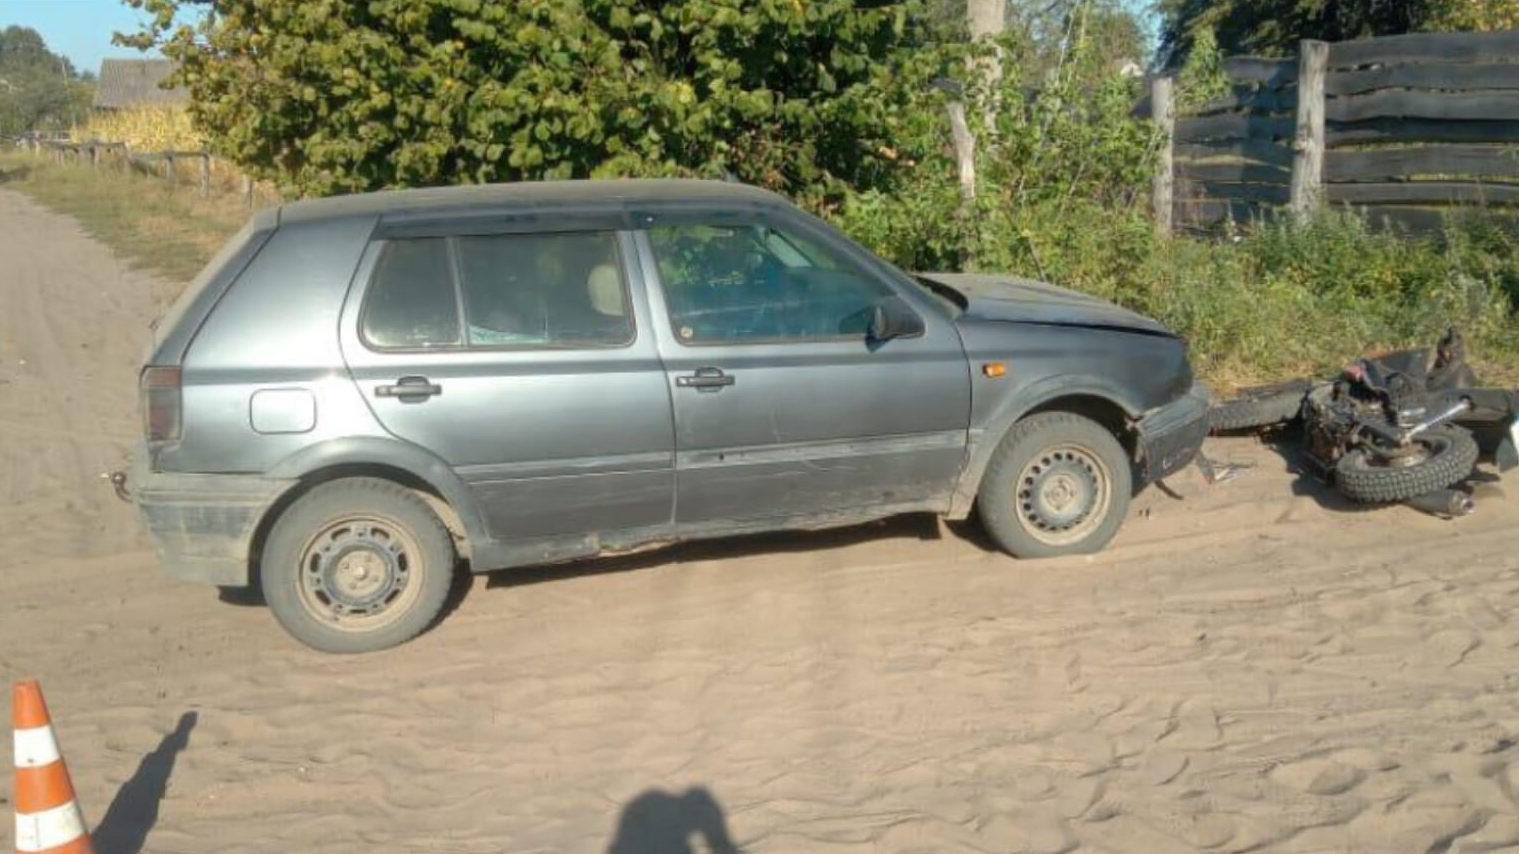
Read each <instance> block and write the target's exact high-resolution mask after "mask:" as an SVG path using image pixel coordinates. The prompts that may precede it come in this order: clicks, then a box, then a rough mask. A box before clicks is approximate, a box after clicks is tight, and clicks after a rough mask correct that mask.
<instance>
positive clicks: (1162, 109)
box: [1150, 77, 1176, 237]
mask: <svg viewBox="0 0 1519 854" xmlns="http://www.w3.org/2000/svg"><path fill="white" fill-rule="evenodd" d="M1173 83H1174V81H1173V80H1172V79H1171V78H1170V77H1156V78H1155V79H1154V80H1152V81H1151V82H1150V104H1151V115H1153V116H1154V118H1155V125H1156V127H1158V128H1159V129H1160V152H1159V154H1160V156H1159V157H1157V158H1155V184H1154V188H1153V191H1154V205H1155V232H1156V233H1157V234H1159V235H1161V236H1162V237H1167V236H1169V235H1170V234H1171V232H1172V230H1173V228H1174V227H1175V223H1174V222H1173V219H1174V217H1175V211H1176V104H1175V99H1174V98H1173V97H1172V94H1173V90H1174V85H1173Z"/></svg>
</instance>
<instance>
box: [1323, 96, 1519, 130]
mask: <svg viewBox="0 0 1519 854" xmlns="http://www.w3.org/2000/svg"><path fill="white" fill-rule="evenodd" d="M1325 116H1326V117H1327V118H1328V119H1329V120H1330V121H1335V122H1362V121H1366V120H1367V119H1384V118H1391V119H1441V120H1445V121H1482V120H1487V119H1494V118H1505V117H1508V116H1519V92H1497V91H1494V92H1405V91H1401V90H1383V91H1379V92H1369V93H1367V94H1364V95H1349V96H1345V97H1340V98H1334V99H1332V100H1330V101H1329V102H1328V104H1326V105H1325Z"/></svg>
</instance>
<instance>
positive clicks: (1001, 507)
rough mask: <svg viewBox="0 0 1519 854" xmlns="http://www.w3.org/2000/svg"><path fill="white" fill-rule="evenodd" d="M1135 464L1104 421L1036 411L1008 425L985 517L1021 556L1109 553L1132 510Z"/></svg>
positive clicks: (993, 467) (987, 489)
mask: <svg viewBox="0 0 1519 854" xmlns="http://www.w3.org/2000/svg"><path fill="white" fill-rule="evenodd" d="M1132 467H1133V461H1132V460H1130V459H1129V455H1128V453H1126V452H1125V451H1124V449H1123V446H1122V445H1120V444H1118V440H1117V439H1116V438H1115V437H1114V436H1113V434H1112V433H1110V432H1108V430H1107V428H1105V427H1103V426H1102V425H1101V424H1098V423H1097V422H1095V421H1092V420H1091V419H1088V418H1083V417H1082V416H1080V415H1076V414H1073V413H1069V412H1045V413H1040V414H1038V415H1034V416H1031V417H1029V418H1027V419H1025V420H1023V421H1020V422H1018V423H1017V424H1014V425H1013V427H1012V429H1010V430H1008V431H1007V435H1006V436H1004V437H1002V442H1001V443H1000V444H999V445H998V446H997V450H996V451H995V452H994V453H993V455H992V459H991V462H990V463H989V464H988V465H987V469H986V475H985V476H984V477H983V478H982V479H981V488H980V491H979V493H978V494H977V501H976V505H977V508H978V513H979V514H980V517H981V523H982V525H984V526H985V527H986V530H987V532H988V533H990V534H991V535H992V538H993V539H994V540H996V541H997V544H998V545H999V546H1001V547H1002V549H1003V551H1006V552H1007V553H1008V554H1010V555H1012V556H1013V557H1017V558H1048V557H1061V556H1064V555H1075V554H1092V553H1093V552H1098V551H1101V550H1102V549H1103V547H1105V546H1106V545H1107V544H1108V543H1109V542H1111V541H1112V539H1113V537H1114V535H1115V534H1117V533H1118V529H1119V528H1120V527H1122V525H1123V521H1124V518H1125V517H1126V516H1127V515H1128V512H1129V498H1130V497H1131V495H1132V494H1133V473H1132V471H1133V468H1132ZM1072 500H1074V501H1076V502H1077V504H1076V505H1075V506H1074V507H1071V506H1070V502H1071V501H1072ZM1084 505H1085V506H1084Z"/></svg>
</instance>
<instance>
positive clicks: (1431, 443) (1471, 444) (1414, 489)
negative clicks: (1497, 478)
mask: <svg viewBox="0 0 1519 854" xmlns="http://www.w3.org/2000/svg"><path fill="white" fill-rule="evenodd" d="M1414 443H1415V444H1416V445H1418V446H1419V449H1418V453H1417V454H1416V455H1415V456H1413V457H1404V458H1391V457H1387V456H1382V455H1378V454H1375V453H1373V452H1371V451H1368V450H1366V449H1365V448H1356V449H1355V450H1353V451H1350V452H1349V453H1347V454H1345V456H1343V457H1341V458H1340V461H1339V463H1337V464H1336V465H1335V469H1334V485H1335V487H1336V488H1337V489H1339V490H1340V492H1341V493H1342V494H1343V495H1344V496H1345V497H1346V498H1349V499H1350V500H1351V501H1358V502H1361V503H1364V504H1392V503H1396V502H1399V501H1407V500H1408V499H1410V498H1418V497H1419V496H1421V495H1428V494H1429V493H1431V492H1436V491H1438V490H1441V489H1445V488H1446V487H1449V486H1453V485H1454V484H1457V483H1460V482H1461V481H1463V480H1465V479H1466V477H1467V475H1470V474H1471V473H1472V467H1473V466H1475V465H1476V464H1477V440H1476V439H1474V438H1472V434H1471V433H1469V432H1468V431H1466V430H1464V429H1462V428H1460V427H1438V428H1436V429H1434V430H1430V431H1428V432H1426V433H1423V434H1421V435H1419V436H1418V437H1416V438H1415V439H1414Z"/></svg>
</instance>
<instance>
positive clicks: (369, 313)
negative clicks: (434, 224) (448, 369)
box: [359, 238, 462, 349]
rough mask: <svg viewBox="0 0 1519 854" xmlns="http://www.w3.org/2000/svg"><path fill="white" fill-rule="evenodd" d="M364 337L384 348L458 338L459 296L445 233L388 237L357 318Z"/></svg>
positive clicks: (419, 345) (444, 343)
mask: <svg viewBox="0 0 1519 854" xmlns="http://www.w3.org/2000/svg"><path fill="white" fill-rule="evenodd" d="M359 329H360V330H361V331H362V333H363V336H364V340H365V341H366V342H368V343H369V344H371V345H373V346H375V347H379V348H382V349H418V348H428V347H451V346H457V345H458V344H459V343H461V340H462V334H461V330H460V328H459V298H458V293H457V291H455V289H454V281H453V273H452V270H451V262H450V260H449V254H448V241H447V240H445V239H443V238H428V239H423V240H392V241H390V242H388V243H386V244H385V248H384V250H382V251H381V253H380V260H379V262H378V264H376V266H375V272H374V280H373V281H372V282H371V283H370V286H369V295H368V297H367V298H366V300H365V302H364V312H363V315H362V317H361V318H360V321H359Z"/></svg>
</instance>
